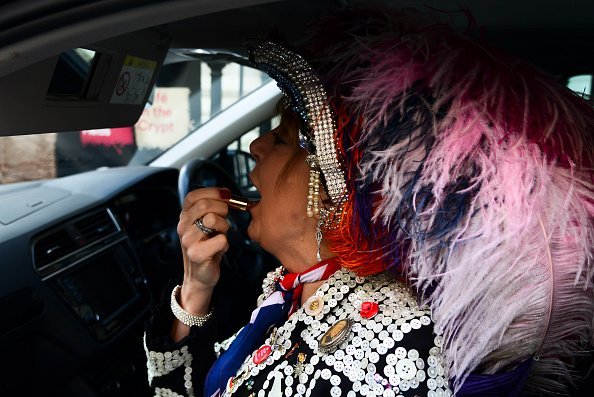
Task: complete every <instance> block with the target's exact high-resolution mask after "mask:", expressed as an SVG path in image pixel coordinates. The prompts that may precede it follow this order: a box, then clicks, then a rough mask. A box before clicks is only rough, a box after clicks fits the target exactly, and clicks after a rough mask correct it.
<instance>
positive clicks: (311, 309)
mask: <svg viewBox="0 0 594 397" xmlns="http://www.w3.org/2000/svg"><path fill="white" fill-rule="evenodd" d="M323 308H324V299H323V298H322V297H321V296H317V295H312V296H310V297H309V299H307V300H306V301H305V305H304V310H305V314H307V315H309V316H317V315H318V314H320V313H321V312H322V309H323Z"/></svg>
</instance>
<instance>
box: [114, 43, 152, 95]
mask: <svg viewBox="0 0 594 397" xmlns="http://www.w3.org/2000/svg"><path fill="white" fill-rule="evenodd" d="M156 68H157V62H155V61H151V60H148V59H143V58H137V57H133V56H131V55H128V56H126V59H125V60H124V65H123V66H122V71H121V72H120V75H119V77H118V81H117V83H116V86H115V88H114V90H113V94H112V96H111V101H110V102H111V103H121V104H126V105H140V104H141V103H142V101H143V100H144V97H145V96H146V93H147V91H148V89H149V85H150V82H151V79H152V77H153V74H154V73H155V69H156Z"/></svg>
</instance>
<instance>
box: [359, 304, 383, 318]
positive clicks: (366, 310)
mask: <svg viewBox="0 0 594 397" xmlns="http://www.w3.org/2000/svg"><path fill="white" fill-rule="evenodd" d="M378 312H379V305H378V304H377V303H375V302H363V303H362V304H361V317H363V318H367V319H370V318H373V317H375V316H376V314H377V313H378Z"/></svg>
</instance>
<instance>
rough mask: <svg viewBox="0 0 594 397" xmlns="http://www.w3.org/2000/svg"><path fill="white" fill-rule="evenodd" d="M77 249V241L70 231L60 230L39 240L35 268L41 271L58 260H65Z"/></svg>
mask: <svg viewBox="0 0 594 397" xmlns="http://www.w3.org/2000/svg"><path fill="white" fill-rule="evenodd" d="M77 249H78V246H77V244H76V241H75V240H74V238H73V237H72V236H71V235H70V234H69V233H68V231H67V230H66V229H58V230H56V231H55V232H53V233H51V234H49V235H47V236H46V237H43V238H42V239H40V240H38V241H37V243H36V244H35V248H34V255H35V266H36V267H37V268H38V269H41V268H43V267H44V266H46V265H48V264H50V263H52V262H53V261H55V260H56V259H60V258H63V257H65V256H67V255H68V254H70V253H72V252H74V251H76V250H77Z"/></svg>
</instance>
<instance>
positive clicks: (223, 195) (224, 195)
mask: <svg viewBox="0 0 594 397" xmlns="http://www.w3.org/2000/svg"><path fill="white" fill-rule="evenodd" d="M219 195H220V196H221V198H222V199H223V200H229V199H230V198H231V192H230V191H228V190H225V189H219Z"/></svg>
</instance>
